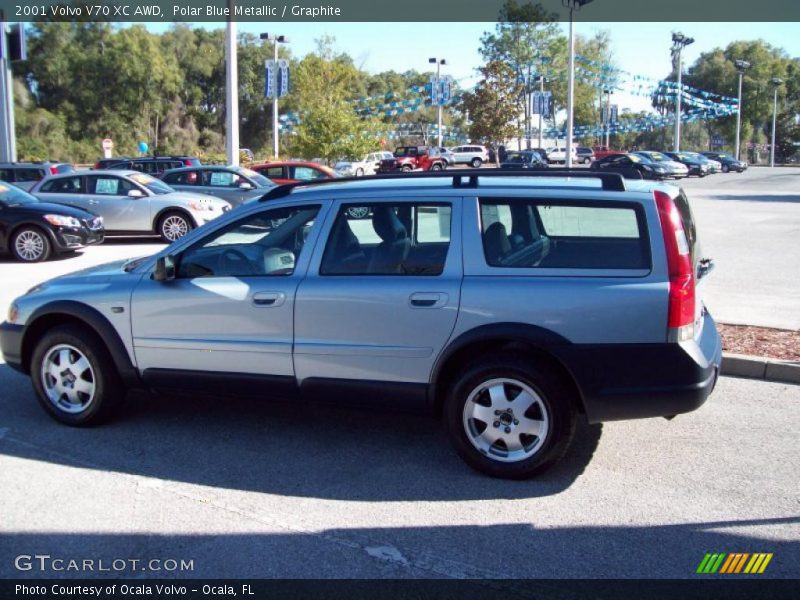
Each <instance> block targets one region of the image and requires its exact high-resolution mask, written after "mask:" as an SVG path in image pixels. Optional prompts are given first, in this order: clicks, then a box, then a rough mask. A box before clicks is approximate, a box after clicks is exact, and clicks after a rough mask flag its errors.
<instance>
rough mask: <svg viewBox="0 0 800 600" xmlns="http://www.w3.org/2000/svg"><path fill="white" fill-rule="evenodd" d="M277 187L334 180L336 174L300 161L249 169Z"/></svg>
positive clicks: (281, 162)
mask: <svg viewBox="0 0 800 600" xmlns="http://www.w3.org/2000/svg"><path fill="white" fill-rule="evenodd" d="M249 168H250V169H252V170H253V171H256V172H257V173H259V174H260V175H263V176H264V177H266V178H267V179H270V180H272V181H274V182H275V183H277V184H278V185H283V184H284V183H297V182H300V181H314V180H315V179H336V178H337V175H336V172H335V171H334V170H333V169H331V168H330V167H326V166H325V165H321V164H319V163H314V162H306V161H302V160H286V161H275V162H267V163H260V164H256V165H250V167H249Z"/></svg>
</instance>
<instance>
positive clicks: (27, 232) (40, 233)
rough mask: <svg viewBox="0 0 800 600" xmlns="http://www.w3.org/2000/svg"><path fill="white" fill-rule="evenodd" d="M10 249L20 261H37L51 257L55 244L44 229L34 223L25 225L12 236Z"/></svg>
mask: <svg viewBox="0 0 800 600" xmlns="http://www.w3.org/2000/svg"><path fill="white" fill-rule="evenodd" d="M10 249H11V253H12V254H13V255H14V258H16V259H17V260H18V261H20V262H27V263H35V262H42V261H45V260H47V259H48V258H50V255H51V254H52V252H53V245H52V244H51V243H50V238H49V237H48V236H47V233H45V231H44V230H43V229H41V228H39V227H35V226H33V225H23V226H22V227H20V228H19V229H17V230H16V231H15V232H14V235H12V236H11V244H10Z"/></svg>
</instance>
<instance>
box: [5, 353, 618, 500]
mask: <svg viewBox="0 0 800 600" xmlns="http://www.w3.org/2000/svg"><path fill="white" fill-rule="evenodd" d="M11 382H13V385H9V383H11ZM0 388H3V389H5V390H6V393H5V394H4V396H5V398H4V403H3V404H4V413H5V416H4V417H3V418H2V422H0V427H5V428H8V431H9V433H8V434H7V435H6V436H5V437H4V438H3V439H0V453H1V454H6V455H10V456H18V457H24V458H28V459H32V460H37V461H46V462H51V463H55V464H65V465H73V466H79V467H88V468H94V469H99V470H102V471H115V472H120V473H128V474H135V475H142V476H146V477H153V478H157V479H162V480H173V481H182V482H187V483H193V484H198V485H205V486H214V487H219V488H227V489H236V490H246V491H257V492H264V493H269V494H281V495H286V496H300V497H315V498H330V499H338V500H366V501H387V502H389V501H401V500H428V501H451V500H467V499H484V498H485V499H497V498H532V497H542V496H551V495H554V494H558V493H560V492H562V491H564V490H565V489H567V488H569V487H570V486H571V485H572V484H573V483H574V482H575V480H576V479H577V478H578V477H579V476H580V475H581V474H582V473H583V472H584V469H585V468H586V466H587V465H588V463H589V462H590V460H591V458H592V456H593V454H594V452H595V449H596V448H597V445H598V443H599V440H600V436H601V433H602V426H601V425H599V424H597V425H586V424H582V425H579V427H578V431H577V432H576V437H575V441H574V442H573V444H572V446H571V447H570V449H569V450H568V451H567V454H566V456H565V457H564V458H563V459H562V460H561V461H560V462H559V463H558V464H556V465H555V466H554V467H553V468H552V469H550V470H549V471H547V472H546V473H544V474H542V475H541V476H539V477H538V478H535V479H532V480H528V481H503V480H497V479H491V478H489V477H486V476H483V475H480V474H478V473H476V472H473V471H472V470H471V469H469V468H468V467H467V466H466V465H465V464H464V463H463V462H462V461H461V459H460V458H459V457H458V456H457V455H456V453H455V452H454V451H453V450H452V449H451V448H450V445H449V443H448V441H447V439H446V436H445V432H444V428H443V427H442V426H441V425H440V423H439V421H438V420H436V419H434V418H431V417H426V416H415V415H405V414H396V413H389V412H385V411H384V412H377V411H369V410H366V409H359V410H356V409H352V408H338V407H329V406H315V405H310V406H309V405H305V404H302V405H301V404H292V403H277V402H271V401H258V400H248V399H237V398H233V399H230V398H224V399H223V398H217V399H211V398H184V397H153V396H150V395H148V394H145V393H142V392H132V393H131V394H129V397H128V399H127V400H128V401H127V403H126V406H125V408H124V409H123V410H122V411H121V414H120V415H119V416H118V417H117V418H116V419H115V420H113V421H112V422H110V423H108V424H106V425H103V426H100V427H93V428H85V429H82V428H71V427H66V426H64V425H61V424H58V423H56V422H54V421H53V420H52V419H51V418H50V417H48V416H47V415H46V414H45V413H44V411H43V410H42V408H41V407H40V406H39V405H38V403H37V401H36V398H35V396H34V394H33V391H32V390H31V386H30V381H29V380H28V378H27V377H24V376H22V375H20V374H18V373H16V372H14V371H12V370H11V369H10V368H9V367H7V366H6V365H4V364H0ZM66 449H69V450H66Z"/></svg>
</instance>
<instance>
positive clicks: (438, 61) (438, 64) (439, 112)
mask: <svg viewBox="0 0 800 600" xmlns="http://www.w3.org/2000/svg"><path fill="white" fill-rule="evenodd" d="M428 62H429V63H430V64H435V65H436V84H435V85H436V93H435V94H431V95H432V96H434V97H436V98H437V102H436V104H437V105H438V106H437V109H438V110H437V116H436V122H437V124H438V127H439V128H438V129H437V132H438V134H439V138H438V139H439V144H438V145H439V147H441V146H442V102H441V98H439V94H440V93H441V88H440V87H439V72H440V71H439V69H441V67H442V65H446V64H447V61H446V60H445V59H443V58H429V59H428Z"/></svg>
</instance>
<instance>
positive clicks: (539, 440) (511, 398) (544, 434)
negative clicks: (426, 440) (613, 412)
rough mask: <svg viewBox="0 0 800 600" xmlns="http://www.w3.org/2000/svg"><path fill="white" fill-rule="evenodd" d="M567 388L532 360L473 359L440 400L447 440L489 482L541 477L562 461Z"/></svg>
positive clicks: (569, 420)
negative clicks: (484, 475)
mask: <svg viewBox="0 0 800 600" xmlns="http://www.w3.org/2000/svg"><path fill="white" fill-rule="evenodd" d="M570 389H571V388H570V387H569V386H568V385H565V383H564V381H562V379H561V378H560V377H559V376H558V375H557V374H556V373H554V372H553V371H552V370H550V369H548V368H546V367H545V366H542V365H538V364H536V362H535V361H534V360H533V359H531V360H521V359H520V358H518V357H516V356H513V355H510V354H508V355H506V354H501V355H499V356H496V357H494V358H489V357H486V358H484V359H482V360H478V361H476V362H475V363H473V364H472V366H470V367H468V368H467V369H466V370H465V371H464V374H463V375H462V376H461V377H460V378H459V379H458V380H457V381H456V382H455V383H454V384H453V385H452V386H451V388H450V390H449V393H448V396H447V398H446V400H445V407H444V417H445V424H446V426H447V430H448V434H449V437H450V441H451V443H452V444H453V446H454V448H455V449H456V452H458V454H459V456H461V458H462V459H464V461H465V462H466V463H467V464H468V465H469V466H471V467H472V468H473V469H475V470H477V471H480V472H481V473H485V474H487V475H491V476H492V477H500V478H504V479H525V478H528V477H531V476H533V475H536V474H538V473H541V472H542V471H544V470H546V469H547V468H548V467H550V466H551V465H552V464H553V463H555V462H556V461H557V460H558V459H560V458H561V457H562V456H563V454H564V452H565V451H566V449H567V447H568V446H569V443H570V441H571V439H572V436H573V434H574V431H575V420H576V411H575V409H574V403H573V399H572V398H570V396H569V390H570Z"/></svg>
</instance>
